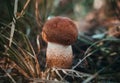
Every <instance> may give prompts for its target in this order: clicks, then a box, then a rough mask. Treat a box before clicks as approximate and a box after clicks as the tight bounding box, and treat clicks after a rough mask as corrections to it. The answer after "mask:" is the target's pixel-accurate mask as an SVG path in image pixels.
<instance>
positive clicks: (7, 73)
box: [0, 67, 17, 83]
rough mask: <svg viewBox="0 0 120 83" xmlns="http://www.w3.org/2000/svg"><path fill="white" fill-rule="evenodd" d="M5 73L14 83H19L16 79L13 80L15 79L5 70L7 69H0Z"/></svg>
mask: <svg viewBox="0 0 120 83" xmlns="http://www.w3.org/2000/svg"><path fill="white" fill-rule="evenodd" d="M0 68H1V69H2V70H3V71H4V72H5V73H6V75H7V76H8V77H9V78H10V79H11V81H12V82H13V83H17V82H16V81H15V80H14V79H13V77H12V76H11V75H10V74H9V73H8V72H7V71H6V70H5V69H3V68H2V67H0Z"/></svg>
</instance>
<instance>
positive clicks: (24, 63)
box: [1, 33, 40, 78]
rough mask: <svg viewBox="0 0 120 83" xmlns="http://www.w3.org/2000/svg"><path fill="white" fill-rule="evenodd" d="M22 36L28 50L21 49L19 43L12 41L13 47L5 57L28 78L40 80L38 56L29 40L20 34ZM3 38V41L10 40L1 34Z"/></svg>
mask: <svg viewBox="0 0 120 83" xmlns="http://www.w3.org/2000/svg"><path fill="white" fill-rule="evenodd" d="M20 35H22V37H21V38H22V39H23V41H24V45H25V46H27V49H24V48H22V47H20V46H19V45H18V44H17V42H14V41H12V45H11V47H9V49H8V51H7V54H4V55H5V56H7V57H8V58H9V59H10V60H11V61H13V62H15V63H16V68H17V70H18V71H19V72H20V73H22V74H23V75H24V76H25V77H26V78H29V77H33V78H38V77H40V67H39V63H38V60H37V56H36V54H35V52H34V49H33V47H32V45H31V43H30V41H29V39H28V38H27V37H26V36H25V35H24V34H22V33H20ZM1 37H2V39H3V40H10V39H9V38H8V37H7V36H5V35H3V34H1ZM4 43H7V42H4ZM6 47H7V46H6Z"/></svg>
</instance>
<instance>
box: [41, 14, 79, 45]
mask: <svg viewBox="0 0 120 83" xmlns="http://www.w3.org/2000/svg"><path fill="white" fill-rule="evenodd" d="M42 36H43V39H44V40H46V41H47V42H53V43H58V44H62V45H71V44H73V43H74V42H75V40H76V39H77V36H78V30H77V27H76V25H75V24H74V22H73V21H72V20H71V19H69V18H67V17H60V16H57V17H54V18H51V19H50V20H48V21H47V22H46V23H45V24H44V26H43V30H42Z"/></svg>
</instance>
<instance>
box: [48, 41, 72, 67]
mask: <svg viewBox="0 0 120 83" xmlns="http://www.w3.org/2000/svg"><path fill="white" fill-rule="evenodd" d="M46 58H47V60H46V63H47V66H48V67H58V68H70V67H71V66H72V60H73V53H72V47H71V45H68V46H64V45H61V44H56V43H51V42H48V47H47V54H46Z"/></svg>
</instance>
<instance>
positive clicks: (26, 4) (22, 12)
mask: <svg viewBox="0 0 120 83" xmlns="http://www.w3.org/2000/svg"><path fill="white" fill-rule="evenodd" d="M29 3H30V0H27V2H26V3H25V5H24V7H23V9H22V11H21V12H20V14H19V15H18V17H17V19H19V18H20V17H22V16H23V14H24V11H25V9H26V8H27V6H28V4H29Z"/></svg>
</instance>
